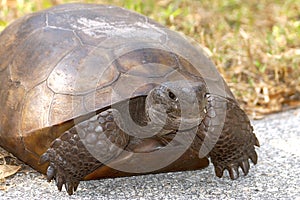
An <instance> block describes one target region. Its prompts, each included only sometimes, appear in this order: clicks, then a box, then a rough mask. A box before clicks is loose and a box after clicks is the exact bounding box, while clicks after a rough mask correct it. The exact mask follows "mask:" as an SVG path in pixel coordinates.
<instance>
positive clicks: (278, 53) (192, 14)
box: [0, 0, 300, 117]
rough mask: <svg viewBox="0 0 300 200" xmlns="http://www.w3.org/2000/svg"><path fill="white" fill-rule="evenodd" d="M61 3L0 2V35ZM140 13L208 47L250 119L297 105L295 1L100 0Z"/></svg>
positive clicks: (299, 50)
mask: <svg viewBox="0 0 300 200" xmlns="http://www.w3.org/2000/svg"><path fill="white" fill-rule="evenodd" d="M64 2H68V1H64V0H17V1H16V0H2V1H1V5H0V31H1V29H3V28H4V27H5V26H6V25H8V24H9V23H10V22H11V21H12V20H14V19H15V18H18V17H21V16H22V15H24V14H26V13H29V12H33V11H37V10H40V9H43V8H47V7H50V6H52V5H55V4H60V3H64ZM84 2H97V3H109V4H115V5H119V6H123V7H126V8H129V9H132V10H136V11H138V12H141V13H143V14H145V15H147V16H149V17H151V18H153V19H155V20H156V21H158V22H160V23H162V24H164V25H166V26H168V27H170V28H171V29H173V30H177V31H181V32H183V33H185V34H186V35H188V36H190V37H192V38H194V39H195V40H197V41H198V42H199V43H201V44H203V45H204V46H206V47H208V49H209V50H210V52H211V55H212V59H213V60H214V62H215V63H216V65H217V67H218V69H219V71H220V72H221V73H222V75H223V76H224V78H225V79H226V81H227V83H228V84H229V86H230V87H231V88H232V90H233V92H234V94H235V95H236V97H237V99H238V100H239V101H240V103H241V105H242V107H243V108H244V109H245V110H246V111H247V112H248V114H250V115H252V117H259V116H261V115H264V114H267V113H271V112H277V111H281V110H282V109H285V108H290V107H294V106H299V105H300V103H299V102H300V1H299V0H286V1H283V0H282V1H281V0H262V1H258V0H253V1H243V0H214V1H211V0H202V1H196V0H194V1H192V0H181V1H179V0H173V1H170V0H160V1H155V0H143V1H142V0H135V1H134V0H125V1H121V0H103V1H89V0H88V1H84Z"/></svg>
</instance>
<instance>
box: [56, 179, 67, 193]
mask: <svg viewBox="0 0 300 200" xmlns="http://www.w3.org/2000/svg"><path fill="white" fill-rule="evenodd" d="M55 182H56V186H57V189H58V190H59V191H61V190H62V186H63V184H65V181H64V179H63V178H62V177H61V176H57V177H56V178H55Z"/></svg>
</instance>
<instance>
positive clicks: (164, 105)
mask: <svg viewBox="0 0 300 200" xmlns="http://www.w3.org/2000/svg"><path fill="white" fill-rule="evenodd" d="M205 96H206V87H205V84H204V83H202V82H189V81H174V82H165V83H163V84H161V85H159V86H157V87H155V88H154V89H152V90H151V91H150V93H149V94H148V96H147V98H146V113H147V115H148V118H149V120H150V121H151V123H153V124H156V125H160V126H161V127H163V129H165V130H188V129H191V128H194V127H196V126H198V125H199V124H200V123H201V121H202V119H203V118H204V116H205V106H206V103H207V101H206V97H205Z"/></svg>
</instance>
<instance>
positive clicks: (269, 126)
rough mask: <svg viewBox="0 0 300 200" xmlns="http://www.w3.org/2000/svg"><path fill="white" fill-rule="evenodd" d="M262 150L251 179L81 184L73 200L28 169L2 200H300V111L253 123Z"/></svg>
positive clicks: (186, 177)
mask: <svg viewBox="0 0 300 200" xmlns="http://www.w3.org/2000/svg"><path fill="white" fill-rule="evenodd" d="M253 124H254V129H255V132H256V135H257V137H258V138H259V141H260V144H261V147H260V148H259V149H258V150H257V151H258V156H259V161H258V164H257V165H256V166H253V165H252V166H251V169H250V172H249V174H248V176H246V177H244V176H242V177H241V178H239V179H238V180H236V181H231V180H230V179H229V178H228V174H227V175H226V177H225V178H221V179H219V178H217V177H215V175H214V172H213V167H212V165H210V167H208V168H206V169H204V170H200V171H189V172H177V173H167V174H157V175H146V176H136V177H128V178H117V179H105V180H97V181H88V182H81V184H80V185H79V188H78V191H77V192H76V193H75V194H74V195H73V196H69V195H67V193H66V192H65V190H64V189H63V192H58V191H57V189H56V187H55V184H54V183H53V182H51V183H48V182H47V181H46V178H45V176H43V175H41V174H39V173H36V172H34V171H33V170H29V171H28V172H19V173H17V174H16V175H14V176H13V177H11V178H7V179H6V182H5V183H2V185H1V190H0V199H298V200H299V199H300V130H299V125H300V109H297V110H290V111H287V112H283V113H278V114H274V115H270V116H267V117H266V118H264V119H262V120H257V121H254V122H253Z"/></svg>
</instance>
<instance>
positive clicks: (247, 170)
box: [239, 160, 250, 176]
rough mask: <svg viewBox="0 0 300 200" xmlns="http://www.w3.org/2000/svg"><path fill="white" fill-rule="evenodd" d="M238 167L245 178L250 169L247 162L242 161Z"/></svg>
mask: <svg viewBox="0 0 300 200" xmlns="http://www.w3.org/2000/svg"><path fill="white" fill-rule="evenodd" d="M239 166H240V167H241V168H242V170H243V172H244V175H245V176H246V175H247V174H248V172H249V169H250V165H249V161H248V160H244V161H242V162H241V163H240V165H239Z"/></svg>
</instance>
